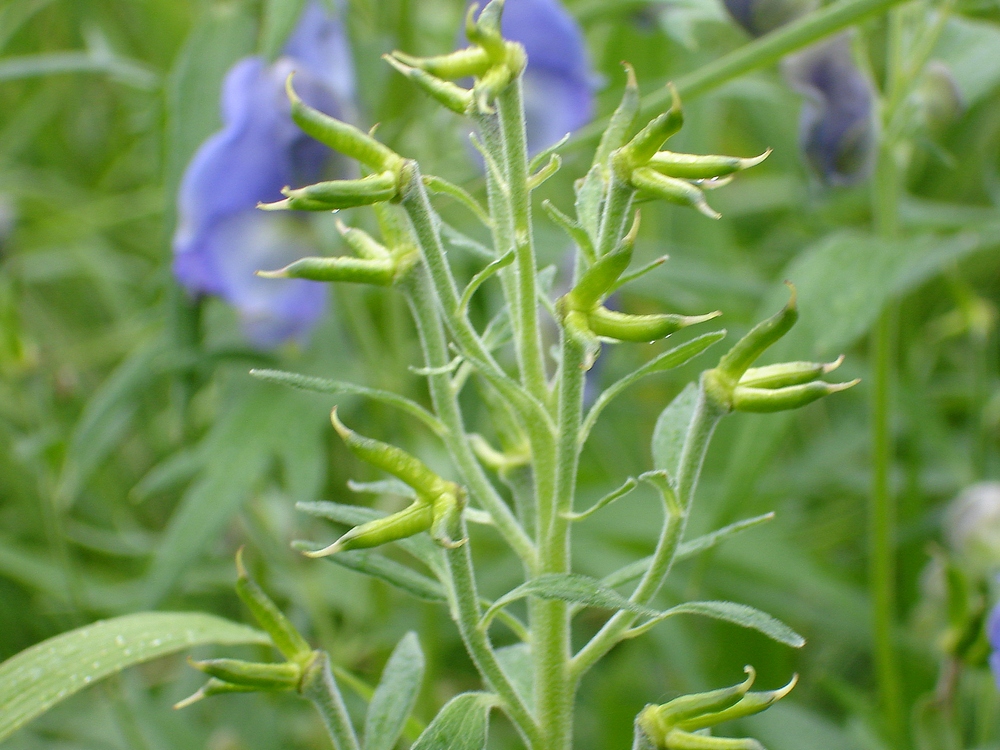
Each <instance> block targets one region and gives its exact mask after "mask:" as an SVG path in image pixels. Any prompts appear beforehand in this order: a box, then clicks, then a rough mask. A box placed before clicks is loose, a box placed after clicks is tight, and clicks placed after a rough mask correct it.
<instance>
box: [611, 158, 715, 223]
mask: <svg viewBox="0 0 1000 750" xmlns="http://www.w3.org/2000/svg"><path fill="white" fill-rule="evenodd" d="M629 184H631V185H632V187H634V188H635V189H636V190H638V191H640V192H641V193H642V194H643V195H644V196H646V197H652V198H659V199H660V200H665V201H667V202H668V203H676V204H677V205H679V206H687V207H688V208H695V209H697V210H698V211H700V212H701V213H703V214H704V215H705V216H707V217H708V218H710V219H719V218H722V214H720V213H718V212H717V211H715V210H714V209H713V208H712V207H711V206H709V205H708V203H707V202H706V201H705V194H704V193H703V192H702V191H701V188H699V187H696V186H695V185H692V184H691V183H690V182H685V181H684V180H678V179H677V178H676V177H667V176H666V175H663V174H660V173H659V172H657V171H656V170H655V169H653V168H652V167H638V168H637V169H634V170H633V171H632V174H631V175H630V177H629Z"/></svg>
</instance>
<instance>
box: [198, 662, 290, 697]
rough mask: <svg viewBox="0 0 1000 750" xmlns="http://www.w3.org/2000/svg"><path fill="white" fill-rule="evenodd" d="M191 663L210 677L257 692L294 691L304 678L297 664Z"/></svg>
mask: <svg viewBox="0 0 1000 750" xmlns="http://www.w3.org/2000/svg"><path fill="white" fill-rule="evenodd" d="M189 663H190V664H191V666H192V667H194V668H195V669H199V670H201V671H202V672H204V673H205V674H207V675H208V676H209V677H215V678H216V679H218V680H222V681H223V682H228V683H230V684H232V685H240V686H243V687H249V688H254V689H255V690H293V689H295V688H297V687H298V685H299V680H300V679H301V678H302V666H301V665H300V664H298V663H296V662H285V663H283V664H260V663H257V662H249V661H241V660H239V659H207V660H205V661H193V660H189Z"/></svg>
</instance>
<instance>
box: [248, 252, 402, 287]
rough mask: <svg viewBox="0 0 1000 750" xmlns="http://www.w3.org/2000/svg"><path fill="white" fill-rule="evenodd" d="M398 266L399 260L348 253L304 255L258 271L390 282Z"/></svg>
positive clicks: (271, 275)
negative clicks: (317, 256) (338, 254)
mask: <svg viewBox="0 0 1000 750" xmlns="http://www.w3.org/2000/svg"><path fill="white" fill-rule="evenodd" d="M397 267H398V264H397V263H396V262H395V261H392V260H365V259H363V258H351V257H348V256H339V257H332V258H301V259H300V260H297V261H295V262H294V263H290V264H289V265H287V266H285V267H284V268H281V269H278V270H277V271H257V275H258V276H260V277H262V278H265V279H309V280H310V281H347V282H353V283H357V284H374V285H375V286H390V285H392V283H393V282H394V281H395V280H396V277H397V270H398V268H397Z"/></svg>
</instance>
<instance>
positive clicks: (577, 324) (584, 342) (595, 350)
mask: <svg viewBox="0 0 1000 750" xmlns="http://www.w3.org/2000/svg"><path fill="white" fill-rule="evenodd" d="M564 299H565V298H563V299H561V300H559V302H563V300H564ZM556 309H557V311H560V312H561V314H562V315H563V318H562V323H563V328H565V330H566V333H567V334H568V335H569V337H570V338H572V339H573V340H574V341H575V342H576V343H577V344H578V345H579V346H580V347H581V348H582V349H583V351H584V357H583V369H584V370H589V369H590V368H591V367H593V366H594V362H596V361H597V357H598V355H599V354H600V353H601V342H600V339H598V338H597V336H596V335H595V334H594V332H593V331H591V330H590V324H589V323H588V322H587V315H586V313H584V312H581V311H580V310H568V311H565V312H562V311H561V309H560V307H559V306H557V308H556Z"/></svg>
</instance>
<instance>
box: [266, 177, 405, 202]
mask: <svg viewBox="0 0 1000 750" xmlns="http://www.w3.org/2000/svg"><path fill="white" fill-rule="evenodd" d="M281 193H282V195H284V196H285V200H283V201H276V202H274V203H262V204H260V205H258V208H261V209H263V210H265V211H280V210H283V209H292V210H299V211H337V210H339V209H341V208H354V207H355V206H370V205H371V204H372V203H382V202H383V201H390V200H393V199H394V198H396V197H397V193H398V187H397V176H396V173H395V172H380V173H379V174H372V175H368V176H367V177H362V178H361V179H359V180H330V181H328V182H317V183H316V184H315V185H307V186H306V187H303V188H295V189H292V188H287V187H286V188H282V190H281Z"/></svg>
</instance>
